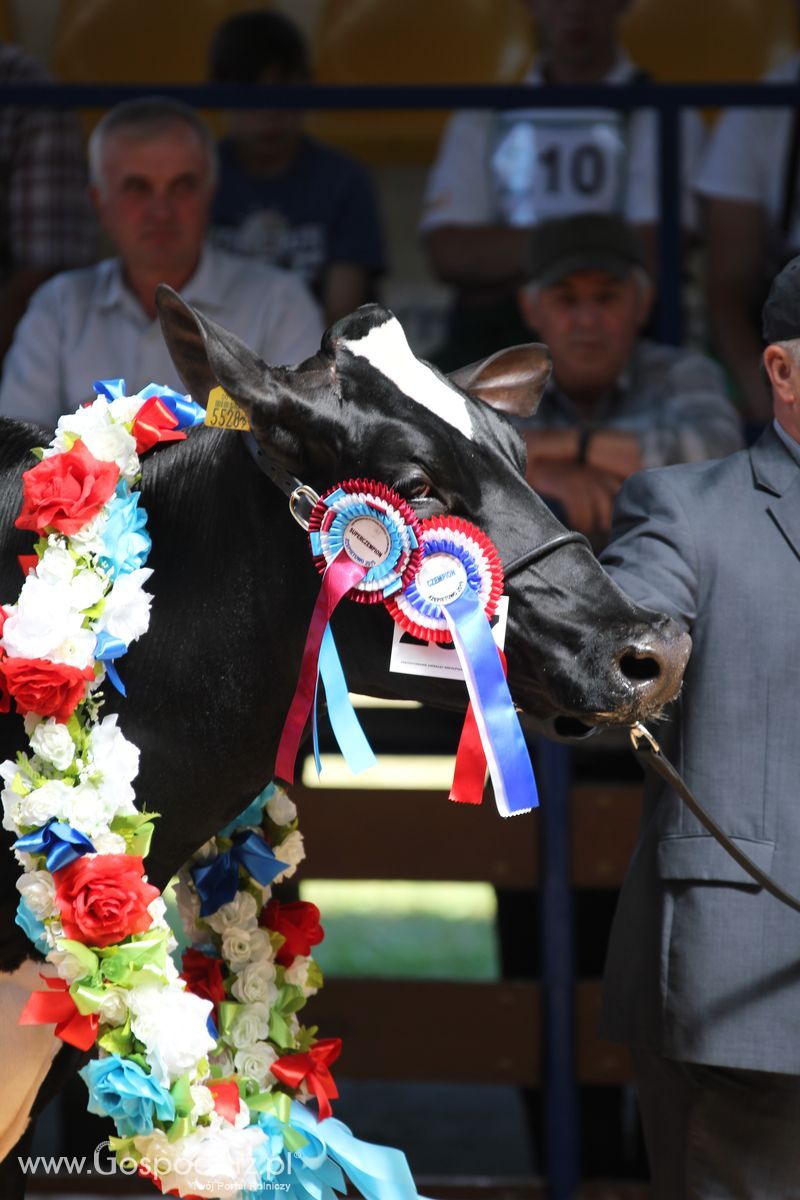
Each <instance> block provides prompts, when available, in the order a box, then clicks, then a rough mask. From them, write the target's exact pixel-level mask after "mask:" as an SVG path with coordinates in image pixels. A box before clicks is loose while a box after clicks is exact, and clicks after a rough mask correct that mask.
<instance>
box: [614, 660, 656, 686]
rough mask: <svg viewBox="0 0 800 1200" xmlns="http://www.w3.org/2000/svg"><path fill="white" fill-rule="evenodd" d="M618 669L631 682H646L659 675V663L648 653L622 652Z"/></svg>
mask: <svg viewBox="0 0 800 1200" xmlns="http://www.w3.org/2000/svg"><path fill="white" fill-rule="evenodd" d="M619 669H620V671H621V672H622V674H623V675H624V676H625V678H626V679H629V680H630V681H631V683H647V682H649V681H650V680H651V679H658V678H659V676H660V675H661V663H660V662H659V661H658V659H657V658H653V656H652V655H650V654H643V655H639V654H623V655H622V657H621V658H620V660H619Z"/></svg>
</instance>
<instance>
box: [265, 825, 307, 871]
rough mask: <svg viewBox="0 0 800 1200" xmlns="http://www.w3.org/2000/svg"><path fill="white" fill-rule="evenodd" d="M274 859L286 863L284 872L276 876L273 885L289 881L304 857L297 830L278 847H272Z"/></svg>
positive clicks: (301, 837) (301, 838)
mask: <svg viewBox="0 0 800 1200" xmlns="http://www.w3.org/2000/svg"><path fill="white" fill-rule="evenodd" d="M273 851H274V854H275V857H276V858H277V859H279V860H280V862H285V863H288V864H289V865H288V867H287V868H286V870H285V871H281V873H280V875H276V876H275V879H274V880H273V883H280V882H281V881H282V880H284V879H291V878H292V876H293V875H294V873H295V871H296V870H297V867H298V865H299V863H301V862H302V861H303V859H304V858H305V856H306V851H305V846H304V845H303V835H302V833H301V832H300V830H299V829H295V830H294V832H293V833H290V834H289V836H288V837H285V838H284V839H283V841H282V842H281V843H280V845H279V846H273Z"/></svg>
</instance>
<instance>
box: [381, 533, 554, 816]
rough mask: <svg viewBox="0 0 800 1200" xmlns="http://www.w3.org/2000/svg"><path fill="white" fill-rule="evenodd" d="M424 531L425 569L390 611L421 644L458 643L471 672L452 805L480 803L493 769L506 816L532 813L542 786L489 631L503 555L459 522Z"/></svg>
mask: <svg viewBox="0 0 800 1200" xmlns="http://www.w3.org/2000/svg"><path fill="white" fill-rule="evenodd" d="M420 532H421V542H422V551H423V559H422V563H421V565H420V568H419V570H418V571H417V573H416V574H415V576H414V578H413V579H412V580H411V582H410V583H409V584H408V586H407V587H405V588H404V589H403V590H402V592H398V593H397V594H396V595H392V596H390V597H389V598H388V599H387V601H386V607H387V608H388V609H389V612H390V613H391V614H392V616H393V617H394V619H395V620H396V621H397V622H398V624H400V625H401V626H402V627H403V628H404V629H407V630H408V631H409V633H411V634H412V635H413V636H414V637H417V638H420V639H422V640H424V641H429V642H452V643H453V646H454V647H455V650H456V653H457V655H458V659H459V662H460V664H461V667H462V670H463V672H464V678H465V680H466V684H467V691H468V693H469V698H470V706H469V709H468V710H467V718H466V721H465V723H464V731H463V733H462V735H461V740H460V742H459V747H458V753H457V755H456V768H455V775H454V779H453V787H452V789H451V792H450V796H451V799H453V800H458V801H462V802H465V803H471V804H479V803H480V800H481V796H482V793H483V782H484V778H485V774H486V765H487V763H488V767H489V774H490V777H491V780H492V787H493V790H494V796H495V802H496V804H497V808H498V811H499V812H500V813H501V815H502V816H504V817H507V816H511V815H513V814H515V813H521V812H529V811H530V810H531V809H532V808H535V807H536V806H537V805H538V803H539V799H538V794H537V790H536V780H535V779H534V775H533V768H532V767H531V761H530V756H529V754H528V749H527V747H526V745H525V738H524V736H523V734H522V729H521V728H520V724H519V720H518V718H517V714H516V711H515V708H514V702H513V700H512V699H511V693H510V692H509V690H508V684H507V683H506V673H505V658H504V657H503V654H502V652H501V651H500V650H499V649H498V647H497V645H496V643H495V641H494V638H493V637H492V631H491V625H490V620H491V618H492V617H493V616H494V613H495V611H496V609H497V605H498V602H499V599H500V596H501V594H502V591H503V569H502V566H501V563H500V556H499V555H498V553H497V550H496V549H495V547H494V545H493V544H492V542H491V541H490V540H489V538H488V537H487V536H486V535H485V534H484V533H482V532H481V530H480V529H477V528H476V527H475V526H474V525H470V524H469V523H468V522H466V521H462V520H461V519H460V518H458V517H431V518H429V519H428V520H426V521H423V522H422V525H421V527H420Z"/></svg>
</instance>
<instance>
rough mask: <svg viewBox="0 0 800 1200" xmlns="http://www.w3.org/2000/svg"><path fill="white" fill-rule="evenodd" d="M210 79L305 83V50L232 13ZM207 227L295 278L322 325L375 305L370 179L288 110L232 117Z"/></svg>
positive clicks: (275, 22)
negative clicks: (313, 300) (313, 301)
mask: <svg viewBox="0 0 800 1200" xmlns="http://www.w3.org/2000/svg"><path fill="white" fill-rule="evenodd" d="M210 76H211V79H212V81H214V82H220V83H281V84H283V83H306V82H308V80H309V78H310V68H309V62H308V51H307V47H306V44H305V41H304V39H303V36H302V34H301V33H300V31H299V30H298V29H297V28H296V27H295V25H293V24H292V22H291V21H289V20H288V19H287V18H286V17H284V16H282V15H281V14H279V13H274V12H268V11H262V10H257V11H255V12H245V13H239V14H238V15H236V16H234V17H231V18H230V19H229V20H227V21H225V22H224V23H223V24H222V25H221V26H220V27H219V29H218V30H217V32H216V33H215V35H214V39H213V41H212V44H211V51H210ZM212 227H213V230H212V235H213V237H214V240H215V241H216V242H217V243H218V244H219V245H221V246H223V247H225V248H226V249H228V250H233V251H235V252H238V253H242V254H246V255H248V256H250V257H260V258H263V259H266V260H267V261H269V262H271V263H273V264H274V265H276V266H279V267H284V268H285V269H287V270H291V271H296V272H297V273H299V274H300V275H302V276H303V278H304V280H305V281H306V283H308V285H309V286H310V287H311V289H312V291H313V292H314V293H315V295H316V296H317V299H318V300H319V301H320V304H321V305H322V307H323V309H324V313H325V318H326V321H327V323H329V324H330V323H332V322H333V321H336V320H338V319H339V317H342V316H345V315H346V314H347V313H349V312H352V311H353V309H355V308H357V307H358V306H359V305H360V304H363V303H365V301H367V300H370V299H373V298H374V295H373V292H374V285H375V280H376V278H377V277H378V276H379V275H380V274H381V273H382V271H383V269H384V251H383V239H382V234H381V228H380V220H379V216H378V210H377V205H376V201H375V197H374V193H373V189H372V184H371V182H370V179H369V176H368V174H367V171H366V170H365V168H364V167H363V166H362V165H361V164H360V163H358V162H356V161H355V160H354V159H352V158H350V157H348V156H347V155H346V154H343V153H341V152H340V151H339V150H336V149H334V148H333V147H331V146H326V145H324V144H322V143H321V142H318V141H316V140H315V139H314V138H311V137H309V136H308V135H307V134H306V133H304V132H303V115H302V113H300V112H298V111H297V110H295V109H270V110H267V109H261V110H257V111H247V110H238V111H235V112H232V113H231V116H230V135H229V136H228V137H226V138H224V139H223V140H222V142H221V145H220V173H219V182H218V187H217V194H216V199H215V202H214V208H213V211H212Z"/></svg>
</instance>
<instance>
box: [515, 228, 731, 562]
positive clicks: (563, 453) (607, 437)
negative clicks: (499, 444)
mask: <svg viewBox="0 0 800 1200" xmlns="http://www.w3.org/2000/svg"><path fill="white" fill-rule="evenodd" d="M528 277H529V282H528V283H527V285H526V286H525V287H524V288H523V289H522V290H521V291H520V293H519V297H518V299H519V306H520V310H521V312H522V315H523V318H524V320H525V322H526V324H527V325H528V326H529V328H530V329H531V330H532V331H534V332H535V333H536V335H537V337H539V338H540V340H541V341H543V342H544V343H545V344H546V345H547V346H548V348H549V350H550V353H551V355H552V359H553V374H552V377H551V380H550V382H549V384H548V386H547V388H546V389H545V392H544V395H543V397H542V401H541V403H540V405H539V410H538V412H537V414H536V416H535V417H533V418H532V419H531V420H530V421H529V422H526V423H525V425H524V427H523V433H525V436H526V441H527V443H528V480H529V482H530V483H531V484H532V486H533V487H534V488H536V490H537V491H538V492H540V493H541V494H543V495H545V496H547V497H548V498H550V499H551V500H554V501H556V503H557V505H558V506H560V509H561V510H562V513H563V516H564V519H565V520H566V522H567V524H569V525H570V526H572V527H573V528H577V529H580V530H581V531H582V532H583V533H586V534H589V535H590V536H592V537H593V538H594V539H595V540H596V541H597V542H600V543H602V542H604V541H605V538H606V537H607V535H608V529H609V525H610V521H611V506H612V504H613V501H614V497H615V496H616V494H617V492H618V490H619V487H620V485H621V483H622V481H623V480H624V479H626V478H627V477H628V475H630V474H631V473H632V472H633V471H638V470H640V469H641V468H642V467H655V466H665V465H666V464H668V463H679V462H698V461H701V460H703V459H707V458H718V457H721V456H722V455H724V454H730V453H731V452H732V451H734V450H738V449H739V448H740V447H741V445H742V435H741V423H740V421H739V418H738V416H737V414H736V411H735V409H734V408H733V406H732V405H731V403H730V401H729V400H728V399H727V396H726V392H725V383H724V378H723V375H722V372H721V371H720V369H719V367H717V365H716V364H715V363H713V362H712V361H711V360H710V359H708V358H705V357H704V356H703V355H701V354H696V353H694V352H692V351H689V350H682V349H678V348H676V347H674V346H661V345H658V344H656V343H655V342H651V341H649V340H647V339H644V338H642V337H641V336H640V335H641V330H642V328H643V326H644V325H645V323H646V322H647V319H648V317H649V315H650V310H651V306H652V301H653V288H652V284H651V282H650V279H649V277H648V275H647V272H646V269H645V257H644V253H643V250H642V247H641V245H640V244H639V242H638V239H637V237H636V235H635V233H634V231H633V229H632V228H631V226H630V225H628V224H626V222H625V221H624V220H622V218H621V217H618V216H615V215H613V214H587V215H583V216H576V217H569V218H566V219H564V220H557V221H548V222H546V223H545V224H542V225H540V226H538V227H537V228H536V229H535V230H534V232H533V234H532V236H531V242H530V257H529V270H528Z"/></svg>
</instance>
